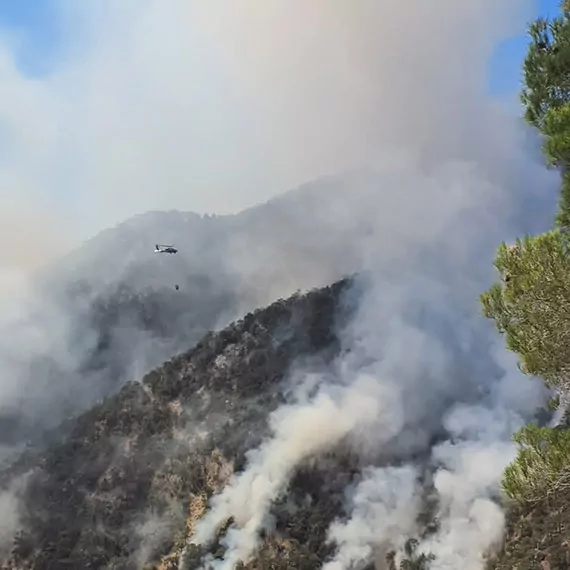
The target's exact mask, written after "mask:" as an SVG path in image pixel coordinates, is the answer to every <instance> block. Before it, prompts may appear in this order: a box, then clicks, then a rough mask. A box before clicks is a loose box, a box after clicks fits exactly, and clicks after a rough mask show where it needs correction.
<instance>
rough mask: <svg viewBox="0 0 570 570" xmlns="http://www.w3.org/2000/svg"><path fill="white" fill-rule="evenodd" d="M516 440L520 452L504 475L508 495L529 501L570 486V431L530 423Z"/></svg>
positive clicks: (515, 436) (518, 433) (522, 500)
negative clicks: (569, 468)
mask: <svg viewBox="0 0 570 570" xmlns="http://www.w3.org/2000/svg"><path fill="white" fill-rule="evenodd" d="M513 439H514V441H515V442H516V443H517V444H518V445H519V452H518V455H517V458H516V459H515V460H514V461H513V462H512V463H511V464H510V465H509V466H508V467H507V468H506V470H505V474H504V477H503V490H504V491H505V493H506V494H507V495H508V496H509V497H511V498H512V499H515V500H516V501H518V502H520V503H528V502H533V501H536V500H539V499H541V498H544V496H545V495H547V494H549V493H552V492H554V491H560V490H561V489H562V488H563V487H566V486H568V485H570V471H569V470H568V467H569V465H570V430H568V429H552V428H548V427H538V426H537V425H536V424H529V425H527V426H525V427H523V428H522V429H520V430H519V431H518V432H517V433H516V434H515V435H514V437H513Z"/></svg>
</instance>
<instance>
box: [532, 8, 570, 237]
mask: <svg viewBox="0 0 570 570" xmlns="http://www.w3.org/2000/svg"><path fill="white" fill-rule="evenodd" d="M529 36H530V42H529V46H528V50H527V54H526V57H525V60H524V63H523V75H524V86H523V89H522V92H521V101H522V103H523V105H524V110H525V113H524V116H525V119H526V121H527V122H528V123H529V124H531V125H533V126H534V127H536V128H537V129H538V130H539V131H540V133H541V134H542V136H543V151H544V155H545V158H546V162H547V164H548V165H549V166H551V167H556V168H558V169H560V171H561V174H562V186H561V195H560V203H559V211H558V215H557V218H556V223H557V225H558V226H559V227H560V228H561V229H563V230H564V231H567V230H568V229H570V168H569V166H570V0H564V1H563V2H561V4H560V14H559V15H558V16H556V17H555V18H552V19H551V20H548V19H546V18H538V19H537V20H536V21H535V22H533V23H532V24H531V25H530V27H529Z"/></svg>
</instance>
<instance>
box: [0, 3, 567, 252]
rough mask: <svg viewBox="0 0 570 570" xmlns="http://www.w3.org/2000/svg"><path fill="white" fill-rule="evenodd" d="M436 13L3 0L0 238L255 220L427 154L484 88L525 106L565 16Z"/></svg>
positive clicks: (532, 8) (53, 239)
mask: <svg viewBox="0 0 570 570" xmlns="http://www.w3.org/2000/svg"><path fill="white" fill-rule="evenodd" d="M435 5H436V8H437V9H434V8H430V10H431V11H428V12H426V14H427V15H422V14H421V13H418V11H417V10H413V9H411V8H409V7H407V8H406V7H403V5H401V4H398V3H397V2H394V0H382V1H378V2H370V1H364V0H363V2H362V4H359V5H358V8H357V9H356V10H355V9H353V5H352V3H351V4H350V8H349V4H348V3H347V2H344V3H343V2H342V1H341V2H338V1H335V2H333V3H332V4H331V5H330V6H329V5H326V3H325V4H323V3H322V2H319V1H317V2H315V3H314V4H312V5H311V8H307V4H306V3H299V2H293V3H290V4H289V3H286V2H282V1H281V0H274V1H273V2H271V3H269V4H266V5H264V6H261V5H259V4H258V5H255V4H252V3H248V2H241V1H238V2H233V3H230V2H224V1H223V0H207V1H206V0H203V1H193V2H190V1H187V0H161V1H160V2H158V1H153V0H122V1H121V2H120V3H119V2H114V1H111V0H100V1H95V0H82V1H81V2H77V0H18V1H17V2H15V1H8V0H3V1H2V2H0V26H1V28H2V32H1V36H0V80H1V81H2V90H1V92H0V178H1V179H2V181H3V185H2V189H1V190H0V192H1V193H2V200H3V218H2V220H0V221H1V222H2V223H1V224H0V227H2V229H3V230H4V231H3V232H2V233H1V234H0V239H2V240H3V241H4V240H7V239H9V240H13V239H14V238H13V235H14V232H15V231H18V228H21V227H23V226H26V227H30V221H31V222H32V225H33V227H34V232H32V234H30V237H29V238H26V239H27V241H28V242H29V243H33V244H34V245H33V248H31V249H32V250H33V251H34V255H35V256H37V257H42V255H43V254H44V253H43V251H40V250H42V247H41V246H43V248H44V249H46V248H47V249H46V253H47V250H48V249H49V248H52V247H56V248H57V247H58V246H57V244H58V243H59V242H60V241H61V239H64V240H67V238H68V237H69V236H73V241H76V240H77V239H83V238H86V237H89V236H90V235H92V234H94V233H96V232H97V231H99V230H100V229H102V228H104V227H106V226H109V225H114V224H115V223H118V222H120V221H121V220H123V219H125V218H127V217H129V216H131V215H133V214H136V213H140V212H144V211H147V210H149V209H165V210H168V209H183V210H193V211H197V212H200V213H202V212H219V213H224V212H232V211H236V210H240V209H242V208H244V207H247V206H250V205H252V204H254V203H256V202H258V201H260V200H265V199H267V198H268V197H270V196H272V195H274V194H276V193H278V192H282V191H284V190H286V189H288V188H290V187H292V186H295V185H298V184H300V183H302V182H304V181H306V180H307V179H310V178H313V177H315V176H319V175H321V174H326V173H329V172H332V171H336V170H337V169H341V168H344V167H346V166H350V165H352V164H354V163H357V162H359V161H363V160H368V161H370V160H372V161H373V160H374V157H375V153H377V154H376V156H380V155H381V154H382V150H381V148H383V149H387V148H396V147H398V146H402V145H403V146H408V145H409V144H411V143H410V141H411V138H414V139H415V138H416V135H415V134H414V136H413V137H411V136H410V135H411V133H412V131H413V130H414V129H415V131H416V133H417V141H415V142H414V143H413V144H417V145H418V146H421V145H424V146H425V145H426V144H427V143H428V141H429V137H431V136H432V135H433V129H434V126H436V125H437V124H438V122H440V123H442V122H443V121H444V116H445V115H443V114H442V113H443V110H446V111H447V110H449V111H450V112H451V115H450V120H455V119H454V116H456V117H457V120H459V121H461V115H462V113H465V112H467V109H470V108H471V106H472V103H473V100H472V99H473V98H474V97H475V96H479V95H480V94H479V93H478V91H480V90H481V89H483V90H486V91H487V92H488V93H491V94H492V95H494V96H497V97H500V98H501V99H503V100H506V101H508V102H509V103H512V102H515V103H513V104H515V105H516V91H517V89H518V81H519V78H520V74H519V68H520V62H521V59H522V57H523V56H524V43H525V39H524V31H525V26H526V22H527V21H528V20H529V19H530V18H532V17H534V16H536V15H537V14H538V13H545V11H547V12H553V11H555V9H556V6H557V2H555V1H554V0H540V2H537V1H533V0H518V2H512V1H511V0H505V1H503V2H496V3H495V4H493V7H490V6H491V5H490V4H489V3H488V2H482V3H481V6H480V7H477V8H473V7H471V8H470V7H467V6H465V7H463V6H462V7H461V8H459V7H456V6H455V5H454V4H453V3H450V1H449V0H437V1H436V3H435ZM484 5H485V6H484ZM267 6H269V7H267ZM430 6H431V4H430ZM448 7H449V8H448ZM504 9H507V10H510V11H511V13H510V14H507V15H505V14H504ZM423 11H424V10H423V8H422V9H421V10H420V12H423ZM363 14H367V16H366V17H365V18H363V17H362V15H363ZM501 14H502V15H501ZM424 17H427V18H429V20H428V21H429V22H430V24H426V25H429V26H431V28H432V31H433V33H432V34H431V35H430V36H429V37H428V36H426V37H424V36H425V34H424V32H422V31H421V26H422V24H421V22H420V20H421V18H424ZM367 19H368V21H367V23H366V24H365V25H363V22H365V21H366V20H367ZM494 20H496V21H494ZM475 34H478V36H476V35H475ZM422 42H423V44H424V45H419V44H421V43H422ZM451 45H455V47H456V48H455V49H453V53H451V54H450V51H449V50H450V46H451ZM444 54H446V55H445V57H444ZM436 62H437V63H436ZM443 62H445V63H443ZM423 74H425V77H424V76H423ZM424 85H425V89H424ZM436 98H437V99H439V101H440V104H439V111H438V112H439V114H438V112H435V113H433V112H432V111H431V110H429V111H428V110H427V109H429V108H430V105H431V106H433V105H432V100H433V101H435V99H436ZM394 106H398V107H399V109H397V111H398V112H395V113H392V112H391V111H390V108H391V107H394ZM405 106H407V107H408V108H411V107H412V106H413V107H414V108H415V109H414V112H413V113H411V114H407V113H403V112H400V111H403V110H404V107H405ZM422 106H423V107H425V109H424V111H423V112H421V109H420V107H422ZM418 109H420V110H418ZM403 117H406V118H403ZM407 117H409V119H408V118H407ZM402 121H404V122H406V121H410V124H403V123H402ZM411 122H413V123H414V124H411ZM447 144H448V146H449V147H450V148H451V147H453V145H454V144H455V139H454V136H452V135H451V134H449V136H448V141H447ZM29 240H32V241H31V242H30V241H29ZM18 241H20V242H22V243H23V242H24V241H26V240H24V239H23V236H22V235H21V232H20V234H19V238H18ZM40 244H41V246H40ZM22 247H25V249H26V252H29V251H30V246H29V245H23V246H22ZM26 255H27V254H26ZM22 256H23V253H22V252H21V251H19V252H18V253H17V257H18V258H20V259H21V258H22ZM0 261H2V260H0Z"/></svg>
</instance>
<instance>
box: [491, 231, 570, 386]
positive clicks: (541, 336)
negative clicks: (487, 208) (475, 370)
mask: <svg viewBox="0 0 570 570" xmlns="http://www.w3.org/2000/svg"><path fill="white" fill-rule="evenodd" d="M495 267H496V268H497V269H498V271H499V274H500V275H501V280H502V282H501V283H496V284H494V285H493V286H492V287H491V288H490V289H489V290H488V291H486V292H485V293H483V294H482V295H481V297H480V300H481V303H482V305H483V313H484V314H485V316H486V317H488V318H492V319H494V321H495V324H496V326H497V329H498V330H499V332H500V333H501V334H504V335H505V337H506V344H507V348H509V349H510V350H512V351H514V352H516V353H517V354H518V355H519V357H520V359H521V362H520V368H521V370H522V371H523V372H524V373H526V374H532V375H535V376H540V377H541V378H543V379H544V380H545V381H546V382H547V383H548V384H549V385H550V386H551V387H553V388H557V389H561V390H563V389H565V388H568V387H569V386H570V383H569V372H570V350H568V348H567V347H568V343H569V339H570V279H569V276H570V257H569V255H568V248H567V244H566V240H565V238H564V236H563V234H561V233H560V232H559V231H557V230H553V231H550V232H547V233H544V234H541V235H538V236H535V237H530V236H527V237H525V238H524V239H522V240H521V239H518V240H517V242H516V244H515V245H513V246H507V245H506V244H504V243H503V244H502V245H501V246H500V247H499V249H498V253H497V257H496V259H495Z"/></svg>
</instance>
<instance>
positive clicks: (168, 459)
mask: <svg viewBox="0 0 570 570" xmlns="http://www.w3.org/2000/svg"><path fill="white" fill-rule="evenodd" d="M349 283H350V281H349V280H343V281H340V282H338V283H336V284H334V285H332V286H331V287H328V288H325V289H322V290H315V291H312V292H310V293H308V294H307V295H295V296H293V297H291V298H289V299H286V300H279V301H277V302H276V303H273V304H272V305H270V306H269V307H267V308H266V309H263V310H257V311H255V312H253V313H250V314H248V315H246V316H245V317H244V318H243V319H242V320H240V321H237V322H235V323H233V324H231V325H230V326H228V327H226V328H225V329H223V330H222V331H220V332H219V333H217V334H214V333H209V334H206V335H205V336H204V337H203V338H202V340H201V341H200V342H199V343H198V344H196V345H195V346H194V347H193V348H192V349H190V350H189V351H187V352H185V353H182V354H179V355H177V356H176V357H174V358H172V359H171V360H169V361H167V362H165V363H164V364H163V365H162V366H160V367H158V368H157V369H155V370H153V371H151V372H150V373H148V374H147V375H146V376H145V377H144V379H143V380H142V382H141V383H135V382H131V383H128V384H126V385H125V386H123V388H122V389H121V390H120V392H119V393H118V394H117V395H116V396H114V397H109V398H107V399H105V400H104V401H103V402H101V403H100V404H99V405H97V406H95V407H93V408H92V409H90V410H89V411H87V412H85V413H83V414H82V415H80V416H79V417H78V418H76V419H74V420H70V421H69V422H68V425H67V428H66V429H67V433H66V435H65V437H64V438H63V439H62V440H61V441H58V442H56V443H52V444H51V445H50V446H49V447H48V449H47V450H45V451H42V452H35V453H34V452H33V451H30V452H28V454H27V455H26V456H25V457H24V458H21V459H20V460H19V461H18V462H17V463H16V464H15V465H13V466H12V467H11V468H10V469H7V470H4V472H2V474H1V479H0V480H1V481H2V482H3V485H4V487H5V488H7V487H8V484H9V482H10V481H12V480H13V479H14V478H15V477H18V476H21V475H22V474H26V476H27V482H26V483H27V484H26V485H25V487H24V490H23V491H22V492H21V496H20V506H21V518H20V527H21V528H20V531H19V532H18V534H17V536H16V538H15V540H14V543H13V545H12V547H11V550H10V552H9V553H6V559H5V561H4V565H3V567H4V568H13V569H15V568H35V569H38V570H40V569H46V570H47V569H48V568H103V567H104V568H125V569H126V568H140V567H141V564H142V563H147V564H151V565H152V564H155V565H156V567H157V568H158V567H159V566H160V565H161V564H162V566H161V567H164V568H166V567H169V568H170V567H172V568H174V567H175V566H173V564H174V561H175V560H176V559H177V556H178V554H179V551H180V548H181V544H177V541H178V542H180V540H181V537H184V536H186V534H187V530H185V529H187V525H188V524H189V523H188V521H189V519H191V518H192V516H197V515H196V514H194V515H192V513H193V512H194V513H195V512H196V509H197V508H198V506H199V505H201V508H202V509H203V508H205V504H206V501H207V498H208V497H209V496H211V494H212V493H213V492H215V490H216V489H218V488H219V485H220V484H221V483H222V482H223V481H224V480H226V479H227V477H229V476H230V474H231V473H232V472H234V471H235V470H239V469H241V468H242V467H243V465H244V461H245V452H246V451H247V450H248V449H249V448H251V447H252V446H254V445H257V444H258V443H259V442H260V441H261V439H262V437H263V435H264V433H266V419H267V415H268V414H269V413H270V412H271V411H272V410H273V409H275V408H276V407H277V406H278V405H279V404H280V403H282V402H283V399H284V397H285V396H284V392H283V390H282V388H283V380H284V379H286V375H287V373H288V371H289V369H290V367H291V366H292V365H294V364H295V362H297V361H299V359H305V362H304V364H307V363H311V362H312V363H313V365H314V366H315V367H318V366H319V365H322V364H325V363H326V362H328V361H330V360H331V359H332V358H334V356H335V355H336V354H337V353H338V351H339V347H340V343H339V339H338V337H337V332H336V331H337V330H338V328H337V327H338V326H339V325H342V321H343V320H344V319H346V318H348V315H349V313H350V311H351V308H350V307H349V305H347V303H346V302H345V296H344V293H345V292H346V291H347V289H348V285H349ZM324 476H325V475H324V474H322V473H321V474H319V473H318V471H315V472H311V471H307V472H303V473H299V474H298V475H297V477H296V479H295V482H294V483H293V486H292V489H293V490H292V493H293V494H292V497H297V496H298V497H299V502H300V504H305V505H306V506H305V508H301V509H298V510H296V511H292V512H290V510H288V509H286V508H281V509H280V507H279V505H276V512H277V513H281V514H280V515H279V516H278V523H277V527H276V529H275V533H274V535H271V536H268V537H267V541H266V546H265V547H264V549H262V552H261V553H260V557H262V558H263V557H269V558H271V557H272V556H273V557H274V556H275V555H276V552H281V551H283V552H289V554H288V559H289V560H290V561H291V560H293V558H294V559H295V560H298V561H299V564H301V562H300V561H301V560H304V562H303V564H304V566H303V565H300V566H296V567H299V568H300V567H307V568H308V567H310V564H311V561H313V563H314V562H315V561H316V560H317V559H323V557H325V556H326V555H327V553H328V552H329V550H328V548H329V546H324V538H325V536H324V533H325V530H326V528H327V526H328V524H329V523H330V521H331V520H332V517H333V516H335V514H338V510H339V508H340V506H339V504H337V502H336V500H335V499H327V498H326V497H325V496H324V495H323V493H322V492H319V491H318V489H322V488H323V484H322V478H323V477H324ZM339 495H340V492H339ZM307 496H310V497H311V500H310V505H311V506H310V508H309V506H308V505H309V503H307V500H306V498H307ZM332 496H335V494H334V493H333V494H332ZM319 505H320V506H319ZM153 521H156V524H154V526H156V527H157V528H159V529H162V530H161V532H158V534H157V533H151V534H152V536H153V537H158V538H156V539H153V540H150V538H149V535H148V532H150V531H148V532H147V531H145V530H144V529H145V528H151V527H153ZM309 529H310V532H309V533H308V531H309ZM308 536H309V537H310V538H309V540H307V537H308ZM149 543H152V548H150V550H149V549H148V544H149ZM272 545H273V546H272ZM177 549H178V550H177ZM177 553H178V554H177ZM169 556H170V558H169ZM162 559H164V561H163V562H162V563H161V560H162ZM169 560H170V562H169ZM280 560H281V559H280ZM276 564H277V563H276ZM280 564H281V562H280ZM295 564H297V563H295ZM295 564H294V565H295ZM307 564H309V566H307ZM151 567H152V566H151ZM275 567H276V568H277V567H281V566H275ZM283 567H286V566H283ZM289 567H290V566H289Z"/></svg>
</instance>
